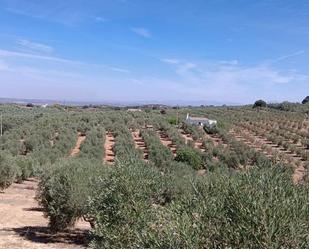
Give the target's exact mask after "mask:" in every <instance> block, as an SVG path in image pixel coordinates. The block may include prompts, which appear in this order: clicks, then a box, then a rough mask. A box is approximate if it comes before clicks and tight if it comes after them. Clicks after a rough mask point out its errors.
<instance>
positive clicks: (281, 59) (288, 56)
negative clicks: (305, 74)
mask: <svg viewBox="0 0 309 249" xmlns="http://www.w3.org/2000/svg"><path fill="white" fill-rule="evenodd" d="M304 53H305V51H304V50H300V51H296V52H294V53H291V54H287V55H283V56H280V57H278V58H277V59H275V60H273V62H279V61H283V60H286V59H289V58H292V57H295V56H298V55H302V54H304Z"/></svg>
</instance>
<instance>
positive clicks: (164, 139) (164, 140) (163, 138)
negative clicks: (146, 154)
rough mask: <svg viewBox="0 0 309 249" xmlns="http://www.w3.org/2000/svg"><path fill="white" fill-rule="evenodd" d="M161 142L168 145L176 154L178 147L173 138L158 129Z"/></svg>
mask: <svg viewBox="0 0 309 249" xmlns="http://www.w3.org/2000/svg"><path fill="white" fill-rule="evenodd" d="M157 133H158V135H159V137H160V140H161V143H162V144H163V145H164V146H166V147H167V148H169V149H170V150H171V152H172V153H173V155H174V157H175V156H176V153H177V147H176V145H175V144H174V143H173V142H172V140H171V139H170V138H169V137H168V136H167V135H166V134H165V133H164V132H163V131H157Z"/></svg>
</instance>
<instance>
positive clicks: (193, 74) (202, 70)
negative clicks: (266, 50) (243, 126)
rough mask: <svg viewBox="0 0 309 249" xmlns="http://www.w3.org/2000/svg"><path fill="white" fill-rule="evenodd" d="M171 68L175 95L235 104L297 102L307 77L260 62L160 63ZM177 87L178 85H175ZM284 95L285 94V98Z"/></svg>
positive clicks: (308, 78)
mask: <svg viewBox="0 0 309 249" xmlns="http://www.w3.org/2000/svg"><path fill="white" fill-rule="evenodd" d="M161 61H162V62H164V63H168V64H170V65H171V66H172V69H173V71H174V74H175V76H174V79H173V78H171V79H170V81H173V82H174V85H176V86H175V92H178V96H181V97H182V96H183V95H185V96H187V98H190V99H207V100H220V101H222V100H223V101H222V102H224V100H228V101H231V102H235V103H244V101H249V102H250V101H253V100H254V99H255V98H265V99H266V100H283V96H289V98H290V99H293V98H294V99H297V96H301V95H302V94H303V93H302V92H301V91H293V94H291V93H290V92H291V89H294V88H293V87H292V86H294V85H297V86H298V88H299V89H302V87H304V86H305V85H306V84H307V83H306V82H308V81H309V75H307V74H302V73H299V72H297V71H289V70H285V71H283V70H279V69H276V68H275V67H273V66H271V65H265V64H264V63H261V64H257V65H252V66H244V65H241V64H240V63H239V62H238V61H236V60H231V61H225V60H218V61H198V62H192V61H186V60H177V63H173V61H169V60H167V61H166V60H161ZM177 85H178V86H177ZM287 94H288V95H287ZM247 103H248V102H247Z"/></svg>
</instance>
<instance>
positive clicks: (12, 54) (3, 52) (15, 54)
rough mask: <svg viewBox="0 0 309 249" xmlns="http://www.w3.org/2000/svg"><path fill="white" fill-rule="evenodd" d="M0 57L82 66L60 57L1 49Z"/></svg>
mask: <svg viewBox="0 0 309 249" xmlns="http://www.w3.org/2000/svg"><path fill="white" fill-rule="evenodd" d="M1 57H21V58H28V59H37V60H46V61H54V62H64V63H72V64H83V63H82V62H79V61H74V60H68V59H63V58H60V57H54V56H47V55H38V54H32V53H23V52H17V51H10V50H3V49H0V58H1Z"/></svg>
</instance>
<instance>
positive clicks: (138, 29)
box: [131, 27, 151, 38]
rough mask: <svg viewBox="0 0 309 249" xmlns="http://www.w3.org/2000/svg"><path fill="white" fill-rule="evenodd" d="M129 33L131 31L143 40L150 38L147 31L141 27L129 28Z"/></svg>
mask: <svg viewBox="0 0 309 249" xmlns="http://www.w3.org/2000/svg"><path fill="white" fill-rule="evenodd" d="M131 31H133V32H134V33H135V34H137V35H140V36H143V37H145V38H150V37H151V33H150V31H149V30H147V29H145V28H141V27H136V28H131Z"/></svg>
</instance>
